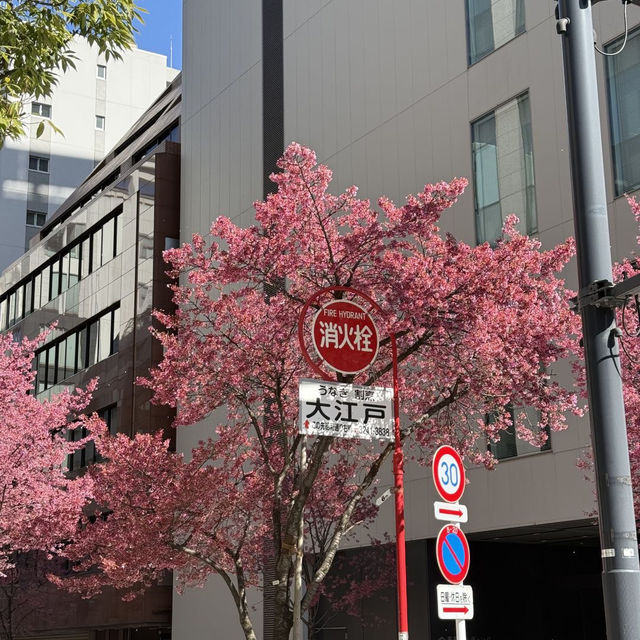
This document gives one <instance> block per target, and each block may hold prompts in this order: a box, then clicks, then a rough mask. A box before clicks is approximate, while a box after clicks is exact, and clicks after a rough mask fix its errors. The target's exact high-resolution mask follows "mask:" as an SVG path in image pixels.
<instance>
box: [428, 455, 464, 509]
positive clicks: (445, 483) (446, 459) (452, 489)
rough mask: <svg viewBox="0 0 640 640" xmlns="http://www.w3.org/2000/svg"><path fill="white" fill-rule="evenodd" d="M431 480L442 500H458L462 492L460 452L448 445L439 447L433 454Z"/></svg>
mask: <svg viewBox="0 0 640 640" xmlns="http://www.w3.org/2000/svg"><path fill="white" fill-rule="evenodd" d="M431 470H432V472H433V482H434V484H435V485H436V490H437V491H438V494H439V495H440V497H441V498H442V499H443V500H446V501H447V502H458V500H460V498H461V497H462V494H463V493H464V482H465V478H464V467H463V466H462V458H461V457H460V454H459V453H458V452H457V451H456V450H455V449H454V448H453V447H450V446H449V445H444V446H442V447H440V448H439V449H438V450H437V451H436V452H435V454H434V456H433V465H432V467H431Z"/></svg>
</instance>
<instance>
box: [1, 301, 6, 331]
mask: <svg viewBox="0 0 640 640" xmlns="http://www.w3.org/2000/svg"><path fill="white" fill-rule="evenodd" d="M6 328H7V299H6V298H5V299H4V300H1V301H0V331H3V330H4V329H6Z"/></svg>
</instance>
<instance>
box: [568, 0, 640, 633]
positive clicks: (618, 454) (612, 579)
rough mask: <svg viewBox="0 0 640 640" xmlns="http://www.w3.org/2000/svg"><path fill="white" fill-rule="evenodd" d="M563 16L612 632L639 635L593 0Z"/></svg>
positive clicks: (639, 593)
mask: <svg viewBox="0 0 640 640" xmlns="http://www.w3.org/2000/svg"><path fill="white" fill-rule="evenodd" d="M559 17H560V19H559V21H558V32H559V33H560V34H561V36H562V48H563V54H564V73H565V86H566V93H567V112H568V117H569V140H570V145H571V173H572V182H573V199H574V224H575V233H576V242H577V250H578V282H579V287H580V292H579V295H578V298H579V301H580V307H581V312H582V329H583V335H584V352H585V361H586V367H587V384H588V391H589V415H590V420H591V441H592V445H593V455H594V461H595V473H596V482H597V491H598V506H599V526H600V544H601V554H602V587H603V593H604V606H605V617H606V624H607V638H608V640H639V639H640V567H639V565H638V543H637V538H636V525H635V518H634V513H633V495H632V491H631V472H630V468H629V450H628V444H627V431H626V424H625V415H624V403H623V399H622V381H621V378H620V371H619V353H618V341H617V329H616V324H615V310H614V309H612V308H607V307H599V306H596V305H595V304H594V296H592V295H591V294H593V293H596V294H597V291H598V290H599V289H600V288H601V287H602V286H603V285H601V284H600V283H601V282H602V281H609V286H610V281H611V280H612V275H611V250H610V241H609V226H608V219H607V199H606V192H605V183H604V166H603V160H602V143H601V133H600V113H599V108H598V86H597V81H596V65H595V54H594V49H593V24H592V18H591V3H590V1H589V0H559ZM596 297H597V295H596Z"/></svg>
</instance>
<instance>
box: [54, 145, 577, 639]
mask: <svg viewBox="0 0 640 640" xmlns="http://www.w3.org/2000/svg"><path fill="white" fill-rule="evenodd" d="M279 168H280V171H279V172H278V173H276V174H274V175H273V176H272V179H273V181H274V182H275V183H276V185H277V193H275V194H273V195H271V196H269V197H268V198H267V199H266V200H265V201H264V202H257V203H255V212H256V224H255V225H254V226H251V227H248V228H241V227H238V226H236V225H235V224H234V223H233V222H232V221H231V220H230V219H228V218H224V217H220V218H217V219H216V220H215V221H214V222H213V224H212V225H211V231H210V235H209V236H207V237H203V236H199V235H195V236H194V237H193V240H192V242H191V243H189V244H184V245H183V246H181V247H180V248H177V249H172V250H169V251H167V252H165V257H166V259H167V261H168V263H169V265H170V269H171V273H172V275H173V276H175V277H177V278H179V282H180V284H179V285H175V286H174V287H173V296H174V301H175V303H176V307H177V310H176V312H175V313H172V314H167V313H160V312H157V313H156V319H157V321H158V322H159V324H160V325H162V327H163V328H162V329H161V330H155V331H154V334H155V335H156V337H157V338H158V339H159V340H160V342H161V343H162V346H163V348H164V359H163V361H162V362H161V364H160V365H159V366H158V367H157V368H156V369H154V370H153V371H152V372H151V373H150V375H149V377H148V378H147V379H145V380H142V381H141V383H142V384H144V385H146V386H148V387H149V388H151V389H152V390H153V391H154V401H155V402H156V403H164V404H168V405H170V406H172V407H175V408H176V409H177V417H176V426H177V427H178V428H188V427H186V426H185V425H190V424H193V423H195V422H198V421H200V420H202V419H205V418H208V419H209V420H210V421H212V422H213V423H214V424H215V425H216V430H215V437H214V438H213V439H212V440H209V441H206V442H202V443H200V445H199V446H198V447H196V448H195V450H194V451H193V455H192V458H191V459H190V460H189V461H187V460H186V459H185V458H183V457H182V456H181V455H179V454H175V453H171V451H170V449H169V447H168V442H167V439H166V436H163V435H162V434H157V435H155V436H153V435H137V436H135V437H134V438H133V439H129V438H127V437H125V436H123V435H119V436H117V437H115V438H113V437H110V436H109V435H108V434H107V433H106V432H105V431H104V430H102V431H100V427H99V425H95V426H93V432H94V434H96V436H97V440H98V447H99V450H100V451H101V453H102V455H103V456H104V457H105V459H106V460H107V462H106V463H103V464H98V465H95V466H94V468H93V469H92V470H91V473H90V477H91V479H92V481H93V482H94V486H95V499H96V504H97V505H100V507H99V509H100V512H101V513H102V516H101V517H97V518H96V517H95V514H93V515H92V517H91V519H88V518H87V520H86V522H85V523H84V525H83V528H82V530H81V531H80V533H79V534H78V535H77V536H76V538H75V540H74V542H73V544H71V545H69V546H68V547H67V549H66V553H67V554H68V557H70V558H71V559H73V560H75V561H77V562H78V565H77V568H78V574H77V576H76V577H75V578H74V579H72V580H71V581H70V584H67V587H68V588H72V589H75V590H77V591H80V592H82V593H85V594H88V595H91V594H93V593H96V592H97V591H99V590H100V589H101V588H102V587H103V586H104V585H107V584H109V585H113V586H115V587H117V588H120V589H123V590H124V592H125V593H126V594H128V595H134V594H135V593H137V592H138V591H140V590H141V589H144V588H145V587H146V586H147V585H148V584H150V582H151V581H153V580H155V579H157V578H158V577H159V576H160V574H161V573H162V572H163V571H165V570H169V569H172V570H175V571H177V573H178V576H179V578H180V580H181V582H182V584H189V585H199V584H203V583H204V581H205V580H206V578H207V577H208V576H209V575H210V574H212V573H213V574H218V575H219V576H221V577H222V579H223V580H224V582H225V583H226V584H227V586H228V587H229V590H230V592H231V595H232V597H233V599H234V602H235V604H236V606H237V609H238V616H239V621H240V624H241V626H242V629H243V631H244V634H245V637H246V638H247V640H253V639H255V637H256V636H255V632H254V630H253V624H252V619H251V618H252V611H251V609H250V607H249V605H248V601H247V597H246V589H247V587H248V586H256V587H259V588H260V587H261V586H262V575H263V572H264V570H265V562H268V563H269V564H270V565H271V566H272V567H273V574H272V579H273V585H272V586H271V585H270V588H272V589H273V593H274V626H275V629H274V633H275V635H274V637H275V638H277V639H278V640H285V639H286V638H287V637H288V634H289V629H290V627H291V622H292V612H291V589H292V568H293V557H294V555H293V554H294V553H295V541H296V538H297V532H298V528H299V525H300V521H301V519H304V522H305V531H306V549H305V551H306V553H307V558H308V561H307V563H306V565H305V571H306V590H305V595H304V599H303V603H302V608H303V612H304V615H305V617H306V616H307V615H308V611H309V607H310V606H311V605H312V604H313V603H314V602H315V601H316V600H317V595H318V592H319V589H320V588H321V585H322V584H323V581H324V579H325V577H326V575H327V573H328V572H329V569H330V568H331V565H332V562H333V560H334V558H335V554H336V552H337V550H338V548H339V546H340V544H341V542H342V541H343V538H344V536H346V535H348V534H349V533H350V532H352V531H353V532H356V531H357V532H358V535H359V536H360V537H361V538H362V537H363V536H364V537H365V538H366V536H367V526H368V525H370V524H371V523H372V521H373V519H374V518H375V516H376V513H377V507H376V506H375V504H374V502H373V497H374V494H375V491H376V483H377V481H378V477H379V472H380V470H381V469H382V468H383V467H384V468H385V469H386V468H387V467H386V464H385V463H388V462H389V461H390V458H391V454H392V451H393V445H392V444H390V443H385V442H378V441H371V442H367V441H360V442H357V441H353V440H347V439H342V438H331V437H316V438H310V439H309V442H308V464H307V466H306V468H305V469H304V470H302V471H301V469H300V464H299V454H300V448H301V446H302V443H303V439H302V437H301V436H299V435H298V433H297V431H298V427H297V420H298V380H299V379H300V378H303V377H314V376H313V371H312V370H311V368H310V367H309V365H308V364H307V362H306V361H305V360H304V358H303V357H302V355H301V351H300V347H299V345H298V339H297V323H298V316H299V313H300V310H301V308H302V306H303V304H304V302H305V301H306V300H307V299H308V298H309V297H310V296H311V295H312V294H313V293H315V292H316V291H318V290H319V289H322V288H324V287H329V286H349V287H354V288H356V289H358V290H360V291H362V292H363V293H365V294H366V295H368V296H370V297H371V298H373V299H374V300H375V301H376V303H377V304H378V305H379V306H380V308H381V309H382V312H381V313H376V314H375V321H376V323H377V326H378V330H379V331H380V333H381V335H382V336H383V340H382V342H381V345H380V350H379V354H378V359H377V361H376V363H375V364H374V365H373V366H372V367H371V368H370V369H368V370H367V371H365V372H363V373H360V374H358V375H357V376H356V377H355V378H354V381H355V382H356V383H360V384H368V385H372V384H376V385H386V386H391V384H392V381H391V361H390V358H391V353H390V344H389V340H388V337H387V336H388V335H389V334H390V333H391V332H394V333H395V334H396V336H397V338H398V352H399V360H400V380H399V382H400V394H401V403H400V404H401V411H402V437H403V441H404V447H405V454H406V455H407V456H408V457H409V458H411V459H413V460H416V461H418V462H419V463H424V464H428V463H429V462H430V457H431V454H432V452H433V451H434V449H435V448H436V447H437V446H439V445H440V444H442V443H448V444H450V445H453V446H456V447H457V448H458V449H460V450H461V451H462V453H463V454H464V455H465V456H466V458H467V459H468V460H469V461H471V462H473V463H482V464H485V465H487V466H492V465H493V464H494V463H495V460H494V459H493V457H492V456H491V454H490V453H489V452H488V448H487V442H488V441H495V440H497V439H498V438H499V437H500V433H501V431H502V430H504V429H506V428H509V427H511V417H510V416H511V414H510V412H509V411H508V410H507V409H506V407H508V406H514V407H530V408H532V409H534V410H536V411H537V415H538V416H539V420H538V424H537V425H530V424H528V422H527V419H526V415H525V414H524V412H517V411H516V421H517V425H516V427H517V433H518V435H519V436H520V437H522V438H524V439H526V440H528V441H530V442H533V443H535V444H538V445H539V444H540V443H541V441H542V440H543V439H544V438H545V431H546V429H547V428H548V429H549V430H551V431H554V430H558V429H564V428H565V427H566V424H567V422H566V420H567V413H575V414H580V413H581V411H582V410H581V408H580V407H579V405H578V400H577V397H576V393H575V391H574V389H573V388H567V387H565V386H564V385H563V384H562V383H561V381H560V380H558V379H557V378H556V375H555V372H554V365H555V363H556V362H558V361H559V360H563V359H566V358H573V357H576V356H577V354H578V352H579V347H578V339H579V333H580V323H579V318H578V316H577V315H576V314H574V313H573V312H571V311H570V309H569V305H568V299H569V298H570V297H571V296H572V293H571V292H570V291H567V290H566V289H565V285H564V281H563V280H562V278H561V277H560V276H559V275H558V274H559V272H560V271H561V270H562V269H563V267H564V266H565V265H566V263H567V261H568V260H569V259H570V258H571V256H572V255H573V253H574V245H573V242H572V240H567V241H566V242H565V243H563V244H561V245H559V246H557V247H555V248H553V249H550V250H542V248H541V246H540V243H539V242H538V241H537V240H535V239H532V238H528V237H525V236H522V235H520V234H519V233H518V231H517V230H516V219H515V218H514V217H510V218H509V219H508V220H507V222H506V224H505V229H504V238H503V239H502V240H501V241H499V242H498V243H497V245H496V246H495V247H491V246H489V245H488V244H483V245H479V246H470V245H467V244H465V243H463V242H459V241H457V240H456V239H455V238H453V237H452V236H450V235H445V234H442V233H441V232H440V230H439V227H438V223H439V220H440V217H441V216H446V215H447V212H448V210H449V209H450V208H451V207H454V206H455V204H456V201H457V198H458V197H459V196H460V195H461V194H462V192H463V190H464V189H465V187H466V186H467V181H466V180H464V179H462V178H456V179H453V180H452V181H451V182H448V183H447V182H440V183H438V184H435V185H427V186H426V187H425V188H424V190H423V191H422V192H421V193H419V194H417V195H412V196H409V197H407V199H406V202H405V203H404V204H401V205H397V204H395V203H393V202H391V201H390V200H389V199H387V198H381V199H380V200H379V201H378V206H377V207H375V206H372V205H371V204H370V203H369V202H368V201H367V200H362V199H359V198H358V195H357V189H356V188H355V187H351V188H349V189H347V190H346V191H344V192H343V193H340V194H337V195H333V194H331V193H330V192H329V190H328V189H329V185H330V182H331V171H330V170H329V169H328V168H327V167H325V166H323V165H318V164H317V163H316V157H315V154H314V153H313V151H311V150H310V149H307V148H304V147H302V146H300V145H298V144H291V145H290V146H289V147H288V148H287V150H286V152H285V154H284V156H283V157H282V159H281V160H280V162H279ZM336 295H340V294H336ZM308 316H309V317H307V318H305V327H307V328H308V325H309V322H310V316H311V314H308ZM340 379H341V380H344V381H347V382H348V381H351V379H352V378H350V377H345V376H340ZM529 413H531V412H529ZM488 415H492V416H494V419H493V420H491V421H488V420H487V419H486V416H488ZM541 428H544V429H541ZM385 473H386V471H385ZM387 479H388V478H387ZM410 517H411V515H410V514H407V518H410ZM90 568H91V569H96V568H98V569H100V571H95V570H92V571H91V572H87V571H86V570H88V569H90ZM270 575H271V574H270ZM270 579H271V578H270Z"/></svg>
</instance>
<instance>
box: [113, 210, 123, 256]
mask: <svg viewBox="0 0 640 640" xmlns="http://www.w3.org/2000/svg"><path fill="white" fill-rule="evenodd" d="M123 220H124V216H123V215H122V214H121V213H119V214H118V215H117V216H116V231H115V233H116V248H115V252H116V255H118V254H119V253H121V252H122V221H123Z"/></svg>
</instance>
